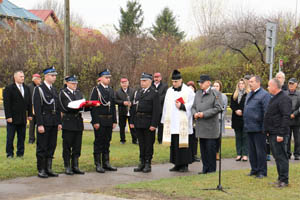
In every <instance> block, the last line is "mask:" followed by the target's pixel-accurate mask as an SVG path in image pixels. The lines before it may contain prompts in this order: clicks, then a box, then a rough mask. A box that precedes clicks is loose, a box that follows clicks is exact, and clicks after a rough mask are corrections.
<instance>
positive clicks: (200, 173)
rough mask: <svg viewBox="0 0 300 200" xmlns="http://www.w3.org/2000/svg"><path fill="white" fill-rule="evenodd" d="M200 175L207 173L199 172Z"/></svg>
mask: <svg viewBox="0 0 300 200" xmlns="http://www.w3.org/2000/svg"><path fill="white" fill-rule="evenodd" d="M198 174H207V172H198Z"/></svg>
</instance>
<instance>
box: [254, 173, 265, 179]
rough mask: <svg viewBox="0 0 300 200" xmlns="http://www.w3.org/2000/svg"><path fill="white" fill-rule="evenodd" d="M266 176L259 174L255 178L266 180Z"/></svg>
mask: <svg viewBox="0 0 300 200" xmlns="http://www.w3.org/2000/svg"><path fill="white" fill-rule="evenodd" d="M265 177H266V176H265V175H262V174H257V175H256V176H255V178H259V179H263V178H265Z"/></svg>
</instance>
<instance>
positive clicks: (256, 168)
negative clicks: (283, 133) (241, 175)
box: [248, 132, 267, 176]
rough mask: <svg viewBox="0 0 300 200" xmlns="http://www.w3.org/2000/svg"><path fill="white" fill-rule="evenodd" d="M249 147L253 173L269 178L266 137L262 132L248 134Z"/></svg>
mask: <svg viewBox="0 0 300 200" xmlns="http://www.w3.org/2000/svg"><path fill="white" fill-rule="evenodd" d="M248 147H249V159H250V165H251V173H252V174H261V175H264V176H267V161H266V157H267V152H266V135H265V134H263V133H261V132H251V133H248Z"/></svg>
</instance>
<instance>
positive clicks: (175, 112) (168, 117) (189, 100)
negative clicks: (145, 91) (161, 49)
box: [161, 70, 195, 172]
mask: <svg viewBox="0 0 300 200" xmlns="http://www.w3.org/2000/svg"><path fill="white" fill-rule="evenodd" d="M172 85H173V87H170V88H169V89H168V91H167V94H166V97H165V101H164V107H163V113H162V119H161V123H163V124H164V131H163V144H167V145H170V162H171V163H173V164H174V165H175V166H174V167H173V168H171V169H170V171H179V172H187V171H188V164H190V163H192V151H191V149H192V145H191V143H190V141H192V138H191V137H192V134H193V119H192V114H191V107H192V105H193V102H194V97H195V93H194V92H193V90H192V89H191V88H189V87H188V86H187V85H185V84H184V83H183V82H182V77H181V74H180V72H179V71H178V70H174V71H173V73H172Z"/></svg>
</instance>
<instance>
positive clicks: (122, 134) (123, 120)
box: [119, 115, 137, 143]
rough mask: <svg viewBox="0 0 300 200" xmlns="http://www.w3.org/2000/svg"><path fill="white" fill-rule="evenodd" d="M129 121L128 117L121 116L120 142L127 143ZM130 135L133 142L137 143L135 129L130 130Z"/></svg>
mask: <svg viewBox="0 0 300 200" xmlns="http://www.w3.org/2000/svg"><path fill="white" fill-rule="evenodd" d="M127 119H129V117H128V116H126V115H119V127H120V142H126V137H125V127H126V121H127ZM130 134H131V138H132V142H133V143H136V141H137V136H136V131H135V129H134V128H130Z"/></svg>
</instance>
